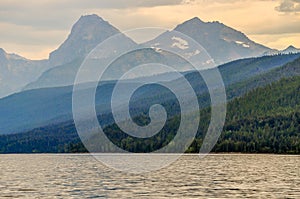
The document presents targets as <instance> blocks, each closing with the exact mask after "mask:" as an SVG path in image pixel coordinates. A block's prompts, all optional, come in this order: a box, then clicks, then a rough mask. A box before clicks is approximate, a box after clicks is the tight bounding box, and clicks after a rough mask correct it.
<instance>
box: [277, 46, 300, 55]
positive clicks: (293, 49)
mask: <svg viewBox="0 0 300 199" xmlns="http://www.w3.org/2000/svg"><path fill="white" fill-rule="evenodd" d="M281 53H283V54H289V53H300V49H299V48H296V47H295V46H293V45H290V46H289V47H287V48H286V49H284V50H282V51H281Z"/></svg>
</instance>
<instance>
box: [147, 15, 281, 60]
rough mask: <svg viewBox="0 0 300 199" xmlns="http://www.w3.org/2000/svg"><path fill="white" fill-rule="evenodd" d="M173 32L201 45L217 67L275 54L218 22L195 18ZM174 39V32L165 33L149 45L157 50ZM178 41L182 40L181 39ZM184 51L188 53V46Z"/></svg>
mask: <svg viewBox="0 0 300 199" xmlns="http://www.w3.org/2000/svg"><path fill="white" fill-rule="evenodd" d="M174 30H175V31H178V32H181V33H183V34H185V35H187V36H189V37H191V38H192V39H194V40H195V41H197V42H198V43H199V44H200V45H202V47H203V48H204V49H205V50H206V51H207V52H208V54H209V55H210V56H211V57H212V58H213V59H214V61H215V63H216V64H217V65H220V64H223V63H227V62H230V61H233V60H237V59H242V58H247V57H259V56H262V55H264V54H266V53H271V52H277V51H276V50H273V49H270V48H268V47H265V46H263V45H261V44H258V43H255V42H254V41H252V40H250V39H249V38H248V37H247V36H246V35H245V34H243V33H242V32H239V31H237V30H234V29H232V28H230V27H228V26H226V25H224V24H222V23H220V22H203V21H201V20H200V19H199V18H197V17H195V18H193V19H190V20H188V21H186V22H184V23H182V24H180V25H178V26H177V27H176V28H175V29H174ZM174 39H176V38H174V31H167V32H165V33H163V34H162V35H160V36H158V37H157V38H155V39H154V40H152V41H150V42H149V43H150V44H152V46H153V47H156V48H159V47H160V46H166V45H168V46H169V45H173V44H174V42H176V41H174ZM179 39H181V40H182V38H179ZM185 42H186V41H185ZM186 51H187V53H190V52H189V46H188V45H187V47H186Z"/></svg>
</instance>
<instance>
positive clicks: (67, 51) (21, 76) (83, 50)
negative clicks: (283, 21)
mask: <svg viewBox="0 0 300 199" xmlns="http://www.w3.org/2000/svg"><path fill="white" fill-rule="evenodd" d="M174 30H176V31H179V32H182V33H184V34H186V35H188V36H189V37H191V38H193V39H194V40H195V41H197V42H199V43H200V44H201V45H202V46H203V47H204V48H205V49H206V50H207V52H208V53H209V54H210V56H211V57H212V58H213V59H214V61H215V63H216V64H217V65H220V64H223V63H227V62H229V61H232V60H236V59H241V58H246V57H258V56H262V55H266V54H274V53H275V54H276V53H280V51H278V50H273V49H270V48H268V47H266V46H263V45H260V44H257V43H255V42H253V41H252V40H250V39H249V38H248V37H247V36H246V35H244V34H243V33H241V32H239V31H236V30H234V29H232V28H230V27H227V26H226V25H224V24H222V23H220V22H208V23H206V22H203V21H201V20H200V19H199V18H193V19H191V20H188V21H186V22H184V23H182V24H180V25H178V26H177V27H176V28H175V29H174ZM117 33H120V31H119V30H118V29H117V28H115V27H113V26H112V25H110V24H109V23H108V22H106V21H104V20H103V19H102V18H101V17H99V16H97V15H87V16H82V17H81V18H80V19H79V20H78V21H77V22H76V23H75V25H74V26H73V28H72V30H71V33H70V35H69V36H68V38H67V39H66V41H65V42H63V44H62V45H61V46H60V47H59V48H58V49H57V50H55V51H53V52H52V53H50V55H49V60H41V61H31V60H28V59H25V58H22V57H20V56H18V55H14V54H7V53H6V52H5V51H4V50H0V98H1V97H4V96H7V95H9V94H11V93H14V92H18V91H20V90H21V89H22V88H23V89H25V90H28V89H34V88H41V87H56V86H67V85H71V84H73V82H74V78H75V75H76V73H77V70H78V68H79V66H80V65H81V63H82V61H83V59H84V57H85V56H86V55H87V54H88V53H89V52H90V51H91V50H92V49H93V48H94V47H95V46H97V45H98V44H99V43H100V42H102V41H104V40H105V39H107V38H108V37H110V36H112V35H115V34H117ZM124 41H125V42H127V43H128V45H132V46H135V45H137V44H136V43H135V42H133V41H132V40H131V39H130V38H128V37H127V36H125V35H124ZM171 42H174V38H173V35H172V31H168V32H166V33H163V34H162V35H160V36H158V37H157V38H155V39H154V40H152V41H150V42H149V43H150V44H152V46H153V51H151V50H148V51H145V52H139V54H138V55H139V57H141V58H140V60H138V61H132V62H130V63H131V64H133V65H134V64H137V63H142V61H144V60H146V59H147V60H148V61H151V62H158V63H161V60H167V61H166V62H165V63H166V64H174V63H178V62H180V61H178V60H176V59H175V58H174V57H167V58H166V55H165V54H164V53H162V52H160V51H159V50H157V49H159V47H160V46H161V45H169V44H171ZM177 47H178V46H177ZM185 50H186V52H187V53H191V52H189V50H190V49H189V48H188V46H186V49H185ZM294 52H299V49H296V48H294V47H289V48H288V49H286V50H284V51H282V52H281V53H294ZM193 53H197V52H193ZM135 55H136V54H135ZM191 56H193V54H191ZM165 58H166V59H165ZM127 61H128V60H127ZM182 65H183V64H182ZM95 67H96V66H95ZM97 67H99V66H97ZM126 67H127V68H128V66H126V65H122V64H120V65H119V71H122V70H125V69H126ZM183 71H184V68H183ZM114 72H115V71H112V72H111V74H110V75H109V77H111V79H113V76H114V74H113V73H114ZM157 73H159V71H157ZM146 74H147V71H146ZM87 75H88V74H87ZM141 75H145V74H141Z"/></svg>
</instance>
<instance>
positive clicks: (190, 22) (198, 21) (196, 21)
mask: <svg viewBox="0 0 300 199" xmlns="http://www.w3.org/2000/svg"><path fill="white" fill-rule="evenodd" d="M202 24H205V22H204V21H202V20H201V19H199V18H198V17H194V18H192V19H189V20H187V21H185V22H183V23H182V24H180V25H191V26H195V25H202ZM180 25H179V26H180Z"/></svg>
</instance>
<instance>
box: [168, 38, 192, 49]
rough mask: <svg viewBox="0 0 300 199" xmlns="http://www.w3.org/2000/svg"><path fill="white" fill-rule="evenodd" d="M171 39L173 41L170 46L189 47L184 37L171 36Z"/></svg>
mask: <svg viewBox="0 0 300 199" xmlns="http://www.w3.org/2000/svg"><path fill="white" fill-rule="evenodd" d="M172 40H173V41H175V42H174V43H173V44H172V47H177V48H179V49H181V50H185V49H188V48H189V43H188V42H187V41H186V40H184V39H182V38H180V37H175V36H173V37H172Z"/></svg>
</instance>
